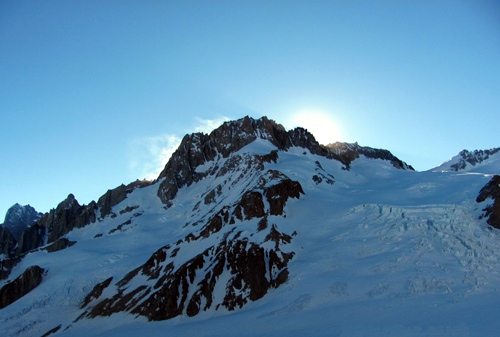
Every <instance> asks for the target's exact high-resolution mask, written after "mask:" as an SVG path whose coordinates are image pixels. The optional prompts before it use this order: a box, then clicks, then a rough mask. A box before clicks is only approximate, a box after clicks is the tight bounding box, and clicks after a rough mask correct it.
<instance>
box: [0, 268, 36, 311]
mask: <svg viewBox="0 0 500 337" xmlns="http://www.w3.org/2000/svg"><path fill="white" fill-rule="evenodd" d="M43 272H44V270H43V269H42V268H40V267H39V266H31V267H29V268H28V269H26V270H25V271H24V273H22V275H20V276H19V277H18V278H16V279H15V280H14V281H12V282H9V283H7V284H6V285H4V286H3V287H2V288H1V289H0V309H2V308H5V307H6V306H8V305H9V304H12V303H14V302H15V301H17V300H18V299H20V298H21V297H23V296H24V295H26V294H27V293H29V292H30V291H32V290H33V289H35V288H36V287H37V286H38V285H39V284H40V283H41V282H42V276H43Z"/></svg>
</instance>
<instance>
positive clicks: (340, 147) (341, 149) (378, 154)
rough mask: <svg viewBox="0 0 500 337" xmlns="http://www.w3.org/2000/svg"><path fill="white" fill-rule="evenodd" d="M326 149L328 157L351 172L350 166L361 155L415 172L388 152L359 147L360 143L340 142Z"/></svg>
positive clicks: (329, 145)
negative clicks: (337, 161)
mask: <svg viewBox="0 0 500 337" xmlns="http://www.w3.org/2000/svg"><path fill="white" fill-rule="evenodd" d="M326 147H327V148H328V150H329V154H328V157H330V158H332V159H336V160H339V161H340V162H341V163H343V164H344V165H345V167H346V169H347V170H349V166H350V164H351V163H352V162H353V161H354V160H356V159H357V158H359V156H360V155H364V156H365V157H367V158H371V159H382V160H387V161H389V162H390V163H391V164H392V166H394V167H395V168H398V169H404V170H411V171H414V169H413V167H411V166H410V165H408V164H406V163H405V162H403V161H401V160H400V159H398V158H397V157H395V156H394V155H393V154H392V153H391V152H389V151H387V150H382V149H374V148H371V147H367V146H359V145H358V143H354V144H348V143H339V142H337V143H334V144H328V145H327V146H326Z"/></svg>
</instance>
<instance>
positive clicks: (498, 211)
mask: <svg viewBox="0 0 500 337" xmlns="http://www.w3.org/2000/svg"><path fill="white" fill-rule="evenodd" d="M486 200H492V201H493V203H492V204H489V205H487V206H486V207H485V208H484V210H483V211H484V214H483V215H482V217H484V218H487V222H488V224H489V225H491V226H493V227H495V228H499V229H500V176H498V175H495V176H493V178H491V180H490V181H489V182H488V183H487V184H486V185H485V186H484V187H483V188H482V189H481V191H480V192H479V195H478V197H477V199H476V201H477V202H478V203H482V202H484V201H486Z"/></svg>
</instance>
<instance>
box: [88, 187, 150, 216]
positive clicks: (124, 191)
mask: <svg viewBox="0 0 500 337" xmlns="http://www.w3.org/2000/svg"><path fill="white" fill-rule="evenodd" d="M149 185H151V182H150V181H147V180H136V181H134V182H132V183H130V184H128V185H123V184H121V185H120V186H118V187H117V188H114V189H112V190H108V191H107V192H106V193H105V194H104V195H103V196H101V197H100V198H99V200H98V201H97V206H98V207H100V208H101V215H100V217H101V218H104V217H106V216H107V215H110V214H111V208H112V207H113V206H115V205H117V204H119V203H120V202H122V201H123V200H125V198H126V197H127V195H128V194H129V193H130V192H132V191H133V190H134V189H136V188H142V187H146V186H149ZM112 216H113V214H112ZM115 216H116V214H115Z"/></svg>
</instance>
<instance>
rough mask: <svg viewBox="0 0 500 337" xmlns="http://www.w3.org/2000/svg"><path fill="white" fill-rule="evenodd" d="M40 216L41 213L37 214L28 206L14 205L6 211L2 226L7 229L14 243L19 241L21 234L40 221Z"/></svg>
mask: <svg viewBox="0 0 500 337" xmlns="http://www.w3.org/2000/svg"><path fill="white" fill-rule="evenodd" d="M41 216H42V213H39V212H37V211H36V210H35V209H34V208H33V207H31V206H30V205H26V206H21V205H19V204H15V205H13V206H12V207H11V208H9V209H8V211H7V214H6V215H5V221H4V223H3V224H2V226H3V227H5V228H8V229H9V230H10V232H11V233H12V235H13V236H14V238H15V239H16V241H19V239H20V238H21V234H22V232H23V231H24V230H25V229H27V228H29V227H30V226H31V225H32V224H33V223H34V222H35V221H37V220H38V219H40V217H41Z"/></svg>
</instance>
